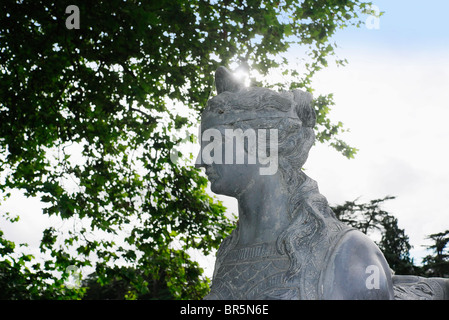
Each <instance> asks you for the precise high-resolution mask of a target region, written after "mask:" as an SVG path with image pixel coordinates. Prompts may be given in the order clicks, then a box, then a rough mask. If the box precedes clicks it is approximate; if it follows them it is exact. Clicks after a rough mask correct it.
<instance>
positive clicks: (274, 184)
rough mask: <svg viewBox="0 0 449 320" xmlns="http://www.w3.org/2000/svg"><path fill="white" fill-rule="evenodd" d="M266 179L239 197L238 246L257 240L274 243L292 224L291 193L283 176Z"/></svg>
mask: <svg viewBox="0 0 449 320" xmlns="http://www.w3.org/2000/svg"><path fill="white" fill-rule="evenodd" d="M265 180H266V181H263V183H254V184H252V185H249V186H248V188H247V189H246V190H245V191H244V192H242V194H241V195H240V196H239V197H238V203H239V241H238V243H237V246H238V247H245V246H249V245H254V244H257V243H274V242H276V239H277V238H278V236H279V234H280V233H281V232H282V231H283V230H285V229H286V228H287V226H288V225H289V223H290V222H291V221H290V217H289V212H288V208H289V196H290V194H289V193H288V191H287V190H286V189H285V188H284V187H283V185H282V182H281V180H280V178H279V176H277V175H274V176H266V177H265Z"/></svg>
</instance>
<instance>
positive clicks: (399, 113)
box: [2, 0, 449, 276]
mask: <svg viewBox="0 0 449 320" xmlns="http://www.w3.org/2000/svg"><path fill="white" fill-rule="evenodd" d="M373 4H374V5H376V6H377V7H378V8H379V9H380V11H384V12H385V14H384V15H383V16H382V17H381V18H380V20H379V23H378V28H368V27H367V26H366V25H365V26H363V25H362V26H361V28H358V29H356V28H349V29H345V30H340V31H338V32H337V34H336V35H335V37H334V39H335V41H336V42H337V44H338V49H337V54H338V56H339V57H340V58H346V59H347V60H348V65H347V66H345V67H335V66H333V65H330V66H329V67H328V68H327V69H324V70H322V71H321V72H320V73H319V74H318V75H317V76H316V77H315V78H314V81H313V87H314V88H315V89H316V92H315V93H314V94H315V95H318V94H320V93H323V94H327V93H333V94H334V101H335V103H336V105H335V106H334V108H333V110H332V111H331V113H330V118H331V119H332V120H333V121H334V122H336V121H342V122H343V123H344V125H345V127H346V128H348V129H350V132H348V133H345V134H343V135H341V136H340V138H343V139H344V140H345V141H346V142H348V143H349V144H350V145H351V146H354V147H356V148H358V149H359V152H358V153H357V155H356V156H355V159H351V160H348V159H346V158H345V157H344V156H342V155H341V154H339V153H338V152H336V151H335V150H333V149H332V148H330V147H328V146H325V145H320V144H317V145H316V146H314V147H313V148H312V150H311V151H310V155H309V159H308V161H307V163H306V165H305V170H306V174H307V175H308V176H310V177H311V178H312V179H314V180H316V181H317V182H318V185H319V188H320V191H321V193H322V194H323V195H324V196H326V198H327V199H328V201H329V203H330V204H331V205H336V204H342V203H344V202H345V201H351V200H355V199H357V198H360V201H363V202H367V201H369V200H371V199H378V198H383V197H385V196H387V195H391V196H395V197H396V199H394V200H390V201H388V202H386V203H385V204H384V206H383V208H384V209H385V210H387V211H388V212H390V213H392V214H393V215H394V216H396V217H397V218H398V220H399V227H400V228H402V229H404V230H405V233H406V234H407V235H408V236H409V238H410V243H411V244H412V245H413V249H412V250H411V255H412V257H413V258H414V260H415V263H417V264H419V263H421V260H422V258H423V257H424V256H425V255H427V254H428V252H427V251H426V249H425V247H423V245H428V244H430V242H429V241H428V240H426V237H427V236H428V235H430V234H432V233H437V232H441V231H445V230H448V229H449V219H448V217H449V208H448V205H447V202H448V200H449V167H448V165H447V164H448V163H449V144H448V138H449V125H447V124H448V122H449V19H448V18H447V12H449V1H445V0H439V1H437V0H428V1H410V0H407V1H405V0H388V1H387V0H383V1H382V0H379V1H373ZM289 54H291V55H292V56H295V54H297V53H296V52H295V51H294V49H293V50H292V51H291V52H290V53H289ZM298 54H299V53H298ZM299 71H300V70H299ZM219 199H221V200H223V201H224V204H225V205H227V206H228V207H229V211H230V212H233V213H237V212H236V209H235V200H234V199H230V198H226V197H219ZM39 207H40V204H39V201H38V199H26V198H24V197H21V196H20V195H18V194H15V195H14V201H13V202H11V201H9V202H8V203H7V205H6V206H4V207H2V212H4V211H11V212H14V213H18V214H20V216H21V222H19V223H15V224H11V225H9V226H8V228H7V229H6V230H5V236H6V237H7V238H8V239H10V240H13V241H18V242H28V243H30V244H31V245H32V246H34V247H37V245H38V243H39V241H40V239H41V236H42V234H41V232H42V230H43V229H44V228H45V226H47V225H48V224H53V223H59V222H52V221H51V219H48V218H42V215H36V214H35V212H34V211H35V210H36V208H39ZM202 264H203V266H204V267H205V270H206V275H208V276H211V274H212V271H213V264H214V257H211V256H210V257H208V258H207V259H205V260H203V261H202Z"/></svg>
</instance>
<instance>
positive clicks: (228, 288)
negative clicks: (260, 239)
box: [211, 244, 289, 300]
mask: <svg viewBox="0 0 449 320" xmlns="http://www.w3.org/2000/svg"><path fill="white" fill-rule="evenodd" d="M288 267H289V259H288V257H287V256H285V255H280V254H278V253H277V252H276V250H275V249H274V248H273V247H271V246H267V245H265V244H262V245H255V246H251V247H247V248H242V249H234V250H232V251H230V252H229V253H228V254H227V256H226V260H225V261H224V262H223V263H222V264H221V265H220V267H219V269H218V270H217V272H216V274H215V277H214V280H213V283H212V287H211V296H214V295H215V296H216V298H219V299H236V300H240V299H251V300H252V299H266V298H270V292H272V291H273V289H274V288H276V289H280V288H281V287H283V286H284V282H285V281H284V276H285V273H286V271H287V270H288ZM284 289H285V288H282V290H283V292H284V291H285V290H284ZM271 298H275V297H271Z"/></svg>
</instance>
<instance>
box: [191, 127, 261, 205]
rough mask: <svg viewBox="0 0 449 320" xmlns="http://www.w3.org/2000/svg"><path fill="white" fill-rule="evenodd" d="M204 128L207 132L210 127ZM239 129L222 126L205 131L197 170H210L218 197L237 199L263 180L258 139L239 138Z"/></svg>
mask: <svg viewBox="0 0 449 320" xmlns="http://www.w3.org/2000/svg"><path fill="white" fill-rule="evenodd" d="M204 127H206V128H207V125H205V126H204ZM236 132H240V131H236V130H235V128H233V127H230V126H219V127H215V128H208V129H206V130H203V132H202V134H201V138H202V139H201V140H202V141H201V150H200V154H199V156H198V159H197V161H196V162H197V165H196V166H197V167H203V168H205V169H206V175H207V177H208V179H209V181H210V182H211V190H212V191H213V192H215V193H217V194H223V195H227V196H231V197H237V196H238V195H239V194H241V193H242V192H244V191H245V190H246V189H247V188H248V186H250V185H251V184H253V183H257V181H258V180H259V179H260V167H261V165H260V164H259V161H258V156H257V153H256V151H255V148H254V146H251V144H252V142H253V141H254V139H251V137H250V138H247V139H243V141H242V143H241V144H240V143H239V142H238V140H239V138H238V137H237V138H236V137H235V136H234V134H235V133H236Z"/></svg>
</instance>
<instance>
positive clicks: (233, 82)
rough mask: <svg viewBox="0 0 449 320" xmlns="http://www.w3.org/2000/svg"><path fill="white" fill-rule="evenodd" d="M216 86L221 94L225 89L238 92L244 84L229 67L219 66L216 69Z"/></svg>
mask: <svg viewBox="0 0 449 320" xmlns="http://www.w3.org/2000/svg"><path fill="white" fill-rule="evenodd" d="M215 86H216V87H217V93H218V94H220V93H222V92H225V91H229V92H237V91H239V90H240V89H242V88H243V87H244V84H243V82H240V81H238V80H237V79H236V78H235V77H234V75H233V74H232V73H231V72H230V71H229V70H228V69H226V68H225V67H219V68H218V69H217V71H215Z"/></svg>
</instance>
